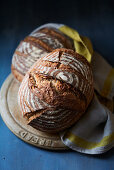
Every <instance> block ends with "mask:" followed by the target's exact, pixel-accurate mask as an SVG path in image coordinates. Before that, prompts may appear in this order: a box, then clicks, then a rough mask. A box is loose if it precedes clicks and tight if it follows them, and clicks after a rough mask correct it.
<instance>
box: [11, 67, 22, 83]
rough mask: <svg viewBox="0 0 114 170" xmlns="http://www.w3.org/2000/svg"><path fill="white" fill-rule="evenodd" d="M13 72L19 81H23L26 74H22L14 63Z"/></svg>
mask: <svg viewBox="0 0 114 170" xmlns="http://www.w3.org/2000/svg"><path fill="white" fill-rule="evenodd" d="M11 72H12V74H13V75H14V77H15V79H16V80H18V81H19V82H22V80H23V78H24V75H22V73H20V72H19V71H18V70H17V69H15V67H14V66H13V64H12V65H11Z"/></svg>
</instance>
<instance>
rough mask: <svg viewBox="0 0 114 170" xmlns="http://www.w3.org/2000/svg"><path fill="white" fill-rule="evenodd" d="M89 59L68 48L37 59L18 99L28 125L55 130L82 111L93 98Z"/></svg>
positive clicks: (67, 123) (82, 112) (26, 77)
mask: <svg viewBox="0 0 114 170" xmlns="http://www.w3.org/2000/svg"><path fill="white" fill-rule="evenodd" d="M93 92H94V88H93V76H92V70H91V66H90V64H89V63H88V61H87V60H86V59H85V58H84V57H83V56H81V55H79V54H78V53H76V52H74V51H72V50H69V49H56V50H54V51H53V52H51V53H49V54H48V55H45V56H43V57H42V58H41V59H39V60H38V61H37V62H36V63H35V64H34V65H33V66H32V67H31V69H30V70H29V72H28V73H27V74H26V75H25V77H24V79H23V81H22V83H21V85H20V88H19V93H18V102H19V105H20V108H21V111H22V114H23V117H25V118H26V119H27V121H28V124H29V125H31V126H33V127H34V128H36V129H38V130H41V131H46V132H51V133H53V132H58V131H61V130H63V129H65V128H68V127H70V126H71V125H72V124H74V123H75V122H76V121H77V120H78V119H79V118H80V117H81V115H82V114H84V113H85V111H86V109H87V107H88V105H89V103H90V102H91V100H92V97H93Z"/></svg>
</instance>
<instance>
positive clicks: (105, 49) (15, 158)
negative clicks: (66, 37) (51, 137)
mask: <svg viewBox="0 0 114 170" xmlns="http://www.w3.org/2000/svg"><path fill="white" fill-rule="evenodd" d="M11 2H12V3H11ZM65 2H66V1H62V2H61V3H59V2H58V3H57V4H56V5H55V6H54V4H52V3H51V4H48V2H47V1H46V2H45V3H46V5H45V6H44V7H43V2H40V1H38V2H36V1H33V2H31V1H29V0H28V1H27V3H26V4H25V3H21V2H20V1H19V0H17V1H10V3H9V4H8V5H7V6H5V3H6V1H5V2H4V3H1V4H0V8H1V9H0V13H1V15H0V16H1V18H0V19H1V22H0V87H1V85H2V83H3V82H4V80H5V79H6V77H7V76H8V75H9V73H10V65H11V58H12V55H13V52H14V50H15V48H16V46H17V45H18V43H19V41H20V40H21V39H22V38H24V37H25V36H26V35H27V34H28V33H29V32H30V31H32V30H33V29H34V28H36V27H37V26H39V25H41V24H44V23H47V22H61V23H65V24H67V25H69V26H71V27H74V28H75V29H77V30H78V31H79V32H80V33H81V34H83V35H86V36H89V37H90V38H91V40H92V42H93V46H94V49H96V50H97V51H98V52H100V53H101V54H102V55H103V56H104V58H106V59H107V61H108V62H109V63H110V64H112V65H113V66H114V45H113V44H114V40H113V39H114V12H113V2H112V1H110V0H109V1H98V0H96V1H95V2H94V1H91V2H90V1H89V0H88V1H82V0H80V1H71V0H70V2H71V4H70V5H69V4H68V3H67V2H66V5H65ZM82 3H83V7H82ZM52 6H53V8H52ZM42 9H44V10H42ZM47 9H48V11H47ZM68 11H69V12H68ZM101 66H102V63H101ZM113 161H114V149H112V150H110V151H109V152H107V153H106V154H103V155H98V156H92V155H85V154H80V153H78V152H73V151H63V152H55V151H47V150H43V149H39V148H36V147H33V146H31V145H29V144H26V143H24V142H23V141H21V140H20V139H18V138H17V137H16V136H15V135H14V134H13V133H12V132H11V131H10V130H9V129H8V128H7V127H6V125H5V124H4V122H3V121H2V119H1V117H0V170H64V169H65V170H88V169H89V170H114V162H113Z"/></svg>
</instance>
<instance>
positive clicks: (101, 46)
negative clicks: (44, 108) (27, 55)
mask: <svg viewBox="0 0 114 170" xmlns="http://www.w3.org/2000/svg"><path fill="white" fill-rule="evenodd" d="M113 9H114V5H113V0H112V1H111V0H104V1H103V0H85V1H84V0H78V1H77V0H74V1H73V0H69V1H67V0H57V1H54V0H49V1H48V0H47V1H45V0H27V1H24V0H23V1H21V0H13V1H12V0H10V1H5V0H4V1H0V45H2V46H4V48H3V50H6V51H7V50H8V49H9V50H8V52H7V57H6V56H4V55H0V57H6V59H7V60H8V61H9V58H10V59H11V56H12V54H13V52H14V49H15V48H16V46H17V45H18V43H19V41H20V40H21V39H23V38H24V37H25V36H26V35H27V34H29V33H30V32H31V31H32V30H33V29H35V28H36V27H38V26H39V25H42V24H45V23H48V22H55V23H64V24H66V25H69V26H71V27H73V28H75V29H77V30H78V32H79V33H80V34H82V35H85V36H88V37H89V38H90V39H91V40H92V43H93V46H94V49H96V50H97V51H98V52H100V53H101V54H102V55H103V56H104V57H105V58H106V59H107V60H108V61H109V62H110V63H111V64H112V65H113V66H114V57H113V55H114V43H113V39H114V10H113ZM7 48H8V49H7Z"/></svg>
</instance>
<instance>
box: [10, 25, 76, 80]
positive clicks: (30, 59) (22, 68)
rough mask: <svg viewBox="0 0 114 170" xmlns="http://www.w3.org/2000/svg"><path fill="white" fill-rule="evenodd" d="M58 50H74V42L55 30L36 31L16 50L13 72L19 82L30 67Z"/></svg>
mask: <svg viewBox="0 0 114 170" xmlns="http://www.w3.org/2000/svg"><path fill="white" fill-rule="evenodd" d="M57 48H68V49H73V42H72V40H71V39H69V38H68V37H66V36H65V35H64V34H63V33H62V32H60V31H58V30H57V29H55V28H52V27H51V28H45V27H44V28H42V29H40V30H36V31H34V32H33V33H31V34H30V35H29V36H27V37H26V38H25V39H24V40H23V41H21V42H20V44H19V46H18V47H17V48H16V50H15V52H14V55H13V58H12V66H11V70H12V73H13V75H14V77H15V78H16V79H17V80H18V81H22V79H23V77H24V76H25V74H26V72H27V71H28V70H29V69H30V67H31V66H32V65H33V64H34V63H35V62H36V61H37V60H38V59H39V58H41V57H42V56H44V55H46V54H47V53H49V52H51V51H53V50H54V49H57Z"/></svg>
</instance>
